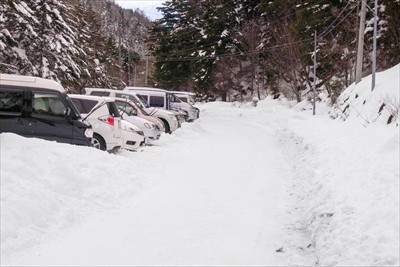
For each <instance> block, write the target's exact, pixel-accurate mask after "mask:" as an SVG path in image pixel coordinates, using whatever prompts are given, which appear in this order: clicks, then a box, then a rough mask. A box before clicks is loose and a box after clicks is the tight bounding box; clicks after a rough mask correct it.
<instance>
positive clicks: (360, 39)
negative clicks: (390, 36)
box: [356, 0, 367, 84]
mask: <svg viewBox="0 0 400 267" xmlns="http://www.w3.org/2000/svg"><path fill="white" fill-rule="evenodd" d="M366 7H367V0H362V2H361V11H360V28H359V31H358V48H357V64H356V84H357V83H359V82H360V81H361V78H362V61H363V49H364V30H365V12H366Z"/></svg>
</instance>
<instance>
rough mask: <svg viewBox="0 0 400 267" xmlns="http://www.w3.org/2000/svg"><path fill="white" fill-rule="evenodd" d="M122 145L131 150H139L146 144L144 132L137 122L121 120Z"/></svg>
mask: <svg viewBox="0 0 400 267" xmlns="http://www.w3.org/2000/svg"><path fill="white" fill-rule="evenodd" d="M121 128H122V133H121V134H122V140H123V141H122V145H121V148H123V149H126V150H131V151H138V150H140V149H141V148H143V147H144V146H145V144H146V137H145V136H144V133H143V132H142V131H141V130H140V129H139V127H137V126H136V125H135V124H133V123H130V122H129V121H127V120H121Z"/></svg>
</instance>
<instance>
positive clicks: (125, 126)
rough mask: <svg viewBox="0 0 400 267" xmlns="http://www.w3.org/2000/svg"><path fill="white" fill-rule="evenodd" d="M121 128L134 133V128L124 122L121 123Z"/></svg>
mask: <svg viewBox="0 0 400 267" xmlns="http://www.w3.org/2000/svg"><path fill="white" fill-rule="evenodd" d="M121 128H122V130H124V131H127V132H131V133H136V131H135V129H133V128H132V127H130V126H128V125H126V124H124V123H123V124H122V127H121Z"/></svg>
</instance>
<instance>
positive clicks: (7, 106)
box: [0, 91, 23, 114]
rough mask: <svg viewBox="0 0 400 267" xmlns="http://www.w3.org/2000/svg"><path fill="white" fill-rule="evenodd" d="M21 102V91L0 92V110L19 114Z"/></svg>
mask: <svg viewBox="0 0 400 267" xmlns="http://www.w3.org/2000/svg"><path fill="white" fill-rule="evenodd" d="M22 102H23V95H22V91H20V92H0V112H7V113H16V114H21V113H22Z"/></svg>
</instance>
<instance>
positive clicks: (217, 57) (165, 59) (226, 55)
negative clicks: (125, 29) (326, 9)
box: [157, 5, 356, 62]
mask: <svg viewBox="0 0 400 267" xmlns="http://www.w3.org/2000/svg"><path fill="white" fill-rule="evenodd" d="M347 7H348V5H346V6H345V7H344V8H343V10H342V12H340V14H339V15H338V17H337V18H336V19H335V20H334V21H333V22H332V23H331V24H330V25H329V26H328V27H327V28H326V29H325V30H324V31H322V33H321V34H320V35H318V36H317V38H318V39H320V38H322V37H324V36H326V35H328V34H329V33H330V32H332V31H333V30H334V29H336V28H337V27H338V26H339V25H340V24H341V23H342V22H343V21H344V20H345V19H346V18H347V17H348V16H349V15H350V14H351V13H352V12H353V10H354V9H355V8H356V6H354V7H353V8H352V9H351V10H350V11H349V12H348V13H347V14H346V15H345V16H344V17H343V18H342V19H341V20H340V21H339V22H338V23H337V24H336V25H334V24H335V22H336V21H337V20H338V18H339V17H340V16H341V15H342V14H343V11H344V10H345V9H346V8H347ZM329 28H330V29H329ZM312 40H313V38H307V39H304V40H299V41H296V42H291V43H286V44H282V45H274V46H270V47H264V48H263V49H262V51H260V50H258V49H256V50H250V51H247V52H237V53H226V54H219V55H212V56H211V55H210V56H201V57H175V58H173V57H170V58H168V57H165V58H158V59H157V61H158V62H171V61H173V62H176V61H181V62H182V61H200V60H211V59H219V58H227V57H235V56H248V55H255V54H262V53H264V52H267V51H273V50H279V49H284V48H287V47H290V46H293V45H298V44H303V43H310V42H311V41H312Z"/></svg>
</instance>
